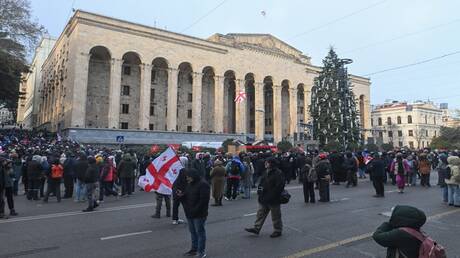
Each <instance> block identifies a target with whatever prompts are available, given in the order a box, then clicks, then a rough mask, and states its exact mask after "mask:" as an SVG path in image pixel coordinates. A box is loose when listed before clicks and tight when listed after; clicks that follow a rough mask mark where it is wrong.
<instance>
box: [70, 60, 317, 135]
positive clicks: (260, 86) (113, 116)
mask: <svg viewBox="0 0 460 258" xmlns="http://www.w3.org/2000/svg"><path fill="white" fill-rule="evenodd" d="M122 64H123V60H122V59H115V58H112V60H111V70H110V94H109V112H108V127H109V128H119V122H120V95H121V94H120V92H121V74H122ZM76 65H77V66H75V67H78V68H76V70H75V77H74V88H73V90H74V94H73V106H72V108H73V111H72V125H85V120H86V119H85V114H86V112H87V111H86V98H87V82H88V67H89V55H88V54H82V55H81V56H79V58H77V60H76ZM140 66H141V83H140V85H141V88H140V106H139V128H141V129H144V128H149V119H150V112H149V109H150V89H151V69H152V65H151V64H141V65H140ZM85 72H86V74H84V73H85ZM178 73H179V70H178V69H175V68H168V96H167V98H168V101H167V110H168V114H172V115H167V130H168V131H175V130H176V125H177V116H176V114H177V83H178ZM193 76H194V78H193V86H192V87H193V88H192V96H193V99H192V116H193V118H192V131H194V132H196V131H200V130H201V121H202V119H201V96H202V77H203V74H202V73H196V72H194V73H193ZM214 79H215V87H214V90H215V92H214V131H215V132H217V133H222V132H223V128H224V121H223V117H224V112H225V111H224V90H225V85H224V83H225V77H223V76H214ZM307 88H308V87H307V86H304V107H308V104H309V101H308V99H309V94H310V92H309V91H307V90H306V89H307ZM77 89H81V90H77ZM242 90H243V91H244V90H245V80H241V79H236V80H235V91H236V94H238V93H239V92H240V91H242ZM254 90H255V116H254V117H255V137H256V139H257V140H262V139H264V135H265V110H264V83H262V82H255V83H254ZM281 90H282V87H281V86H280V85H273V137H274V141H275V142H279V141H281V140H282V136H283V135H282V119H281V118H282V115H286V114H282V113H281ZM297 91H298V90H297V88H289V98H290V101H289V102H290V107H289V118H290V120H289V121H290V127H289V133H290V135H291V136H293V135H294V132H296V130H297V124H298V123H297V121H298V118H297V112H298V108H297ZM246 110H247V100H245V101H243V102H241V103H237V104H236V112H235V113H236V114H235V116H236V117H235V122H236V125H235V128H236V133H237V134H244V133H248V131H249V128H247V119H248V117H247V115H246V114H247V112H246ZM308 119H309V112H306V111H305V112H304V121H305V122H306V121H308Z"/></svg>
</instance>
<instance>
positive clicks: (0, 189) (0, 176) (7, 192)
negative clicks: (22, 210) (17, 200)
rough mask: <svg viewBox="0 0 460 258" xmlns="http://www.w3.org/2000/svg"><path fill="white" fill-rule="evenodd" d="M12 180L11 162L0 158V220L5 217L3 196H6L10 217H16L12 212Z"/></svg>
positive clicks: (15, 213) (14, 212) (13, 211)
mask: <svg viewBox="0 0 460 258" xmlns="http://www.w3.org/2000/svg"><path fill="white" fill-rule="evenodd" d="M13 180H14V170H13V163H12V161H11V160H9V159H6V158H4V157H0V218H4V217H5V200H4V196H6V200H7V202H8V208H9V209H10V216H16V215H18V214H17V212H16V211H15V210H14V199H13Z"/></svg>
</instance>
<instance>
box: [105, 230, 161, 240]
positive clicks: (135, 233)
mask: <svg viewBox="0 0 460 258" xmlns="http://www.w3.org/2000/svg"><path fill="white" fill-rule="evenodd" d="M148 233H152V230H147V231H140V232H133V233H127V234H121V235H114V236H107V237H101V240H102V241H104V240H110V239H115V238H122V237H129V236H136V235H142V234H148Z"/></svg>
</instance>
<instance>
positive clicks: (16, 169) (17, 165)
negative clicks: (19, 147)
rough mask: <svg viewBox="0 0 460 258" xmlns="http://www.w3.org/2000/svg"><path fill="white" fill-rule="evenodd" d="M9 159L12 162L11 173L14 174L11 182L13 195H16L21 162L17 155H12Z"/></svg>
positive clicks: (21, 166)
mask: <svg viewBox="0 0 460 258" xmlns="http://www.w3.org/2000/svg"><path fill="white" fill-rule="evenodd" d="M10 158H11V159H12V161H13V172H14V180H13V195H14V196H17V195H18V190H19V180H20V179H21V174H22V168H23V162H22V160H21V158H20V157H19V155H18V154H17V153H15V152H14V153H12V154H11V156H10Z"/></svg>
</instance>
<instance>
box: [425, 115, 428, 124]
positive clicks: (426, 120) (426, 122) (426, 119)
mask: <svg viewBox="0 0 460 258" xmlns="http://www.w3.org/2000/svg"><path fill="white" fill-rule="evenodd" d="M425 124H428V116H427V115H425Z"/></svg>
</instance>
